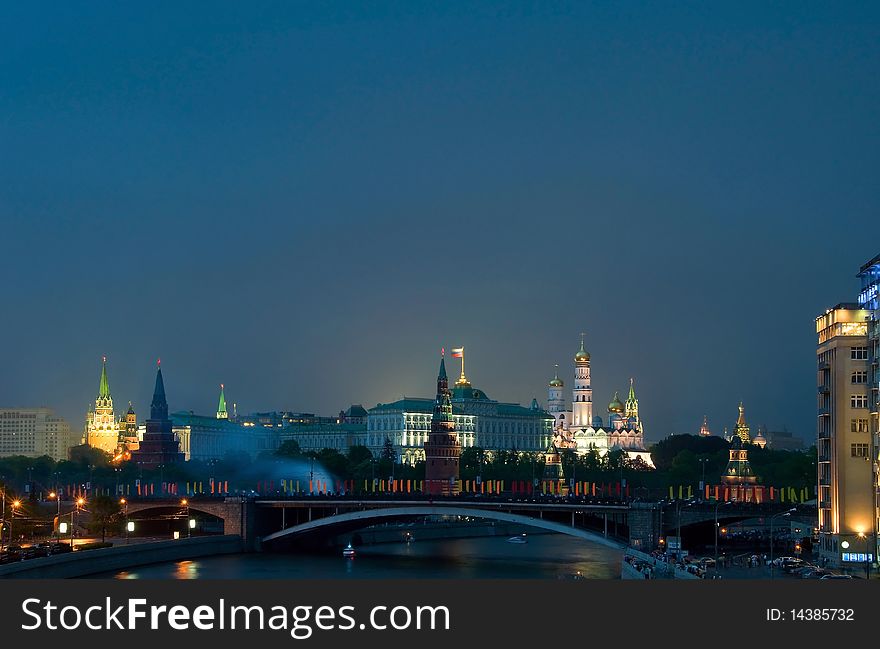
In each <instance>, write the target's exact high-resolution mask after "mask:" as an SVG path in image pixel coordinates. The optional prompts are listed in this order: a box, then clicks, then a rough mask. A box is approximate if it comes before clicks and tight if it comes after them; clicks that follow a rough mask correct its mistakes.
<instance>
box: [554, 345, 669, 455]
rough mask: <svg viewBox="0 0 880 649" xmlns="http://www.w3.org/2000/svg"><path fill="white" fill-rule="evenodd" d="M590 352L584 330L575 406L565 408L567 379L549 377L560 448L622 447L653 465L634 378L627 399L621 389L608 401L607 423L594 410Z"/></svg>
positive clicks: (602, 451)
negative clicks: (565, 380)
mask: <svg viewBox="0 0 880 649" xmlns="http://www.w3.org/2000/svg"><path fill="white" fill-rule="evenodd" d="M590 363H591V359H590V353H589V352H588V351H587V350H586V349H585V348H584V337H583V334H581V344H580V348H579V349H578V351H577V352H575V355H574V366H575V367H574V388H573V389H572V407H571V410H568V409H567V408H566V403H565V397H564V396H563V388H564V386H565V383H564V381H563V380H562V379H560V378H559V372H558V370H557V372H556V375H555V376H554V377H553V378H552V379H551V380H550V383H549V392H548V401H547V404H548V405H547V410H548V412H549V414H550V415H551V416H552V417H553V421H554V429H555V435H554V438H555V440H556V444H557V446H558V447H559V448H574V449H575V450H576V452H577V453H578V454H579V455H584V454H586V453H589V452H590V451H596V452H597V453H599V455H602V456H604V455H605V454H606V453H608V452H609V451H611V450H614V449H620V450H622V451H624V452H625V453H626V454H627V457H629V458H630V459H631V460H636V459H639V460H640V461H642V462H644V463H645V464H647V465H648V466H651V467H652V466H654V463H653V461H652V460H651V454H650V453H649V452H648V451H647V449H646V448H645V436H644V424H643V422H642V419H641V417H640V415H639V400H638V399H637V398H636V392H635V386H634V383H633V380H632V379H630V382H629V394H628V395H627V399H626V402H625V403H624V402H621V400H620V396H619V393H617V392H615V393H614V398H613V399H612V400H611V403H609V404H608V420H607V425H606V424H605V423H603V421H602V418H601V417H598V416H594V414H593V389H592V386H591V383H590V381H591V375H590V369H591V368H590Z"/></svg>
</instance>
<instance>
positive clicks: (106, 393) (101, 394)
mask: <svg viewBox="0 0 880 649" xmlns="http://www.w3.org/2000/svg"><path fill="white" fill-rule="evenodd" d="M102 363H103V364H102V365H101V384H100V385H99V386H98V398H99V399H109V398H110V382H109V381H108V380H107V357H106V356H104V357H103V359H102Z"/></svg>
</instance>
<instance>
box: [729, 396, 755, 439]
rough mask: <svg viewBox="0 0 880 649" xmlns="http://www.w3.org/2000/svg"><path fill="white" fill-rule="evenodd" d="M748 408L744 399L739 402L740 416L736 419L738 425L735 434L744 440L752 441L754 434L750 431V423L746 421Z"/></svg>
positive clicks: (734, 430)
mask: <svg viewBox="0 0 880 649" xmlns="http://www.w3.org/2000/svg"><path fill="white" fill-rule="evenodd" d="M745 411H746V409H745V408H744V407H743V404H742V401H740V402H739V417H737V419H736V427H735V428H734V429H733V434H734V435H735V436H737V437H739V438H740V439H741V440H742V441H743V442H751V441H752V436H751V434H750V433H749V425H748V424H747V423H746V414H745Z"/></svg>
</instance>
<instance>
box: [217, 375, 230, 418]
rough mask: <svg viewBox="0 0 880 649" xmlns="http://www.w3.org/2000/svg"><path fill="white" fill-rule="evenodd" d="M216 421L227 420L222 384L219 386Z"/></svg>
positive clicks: (227, 414)
mask: <svg viewBox="0 0 880 649" xmlns="http://www.w3.org/2000/svg"><path fill="white" fill-rule="evenodd" d="M217 419H229V413H228V412H227V411H226V395H225V394H224V393H223V384H222V383H221V384H220V403H219V404H217Z"/></svg>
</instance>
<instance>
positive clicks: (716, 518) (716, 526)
mask: <svg viewBox="0 0 880 649" xmlns="http://www.w3.org/2000/svg"><path fill="white" fill-rule="evenodd" d="M730 502H731V501H729V500H728V501H727V502H721V501H720V500H719V501H717V502H716V503H715V568H716V569H717V568H718V507H719V506H720V505H729V504H730Z"/></svg>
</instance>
